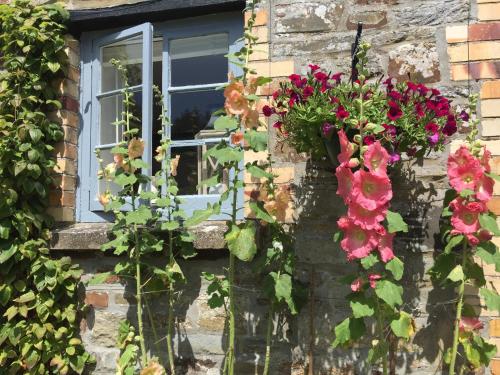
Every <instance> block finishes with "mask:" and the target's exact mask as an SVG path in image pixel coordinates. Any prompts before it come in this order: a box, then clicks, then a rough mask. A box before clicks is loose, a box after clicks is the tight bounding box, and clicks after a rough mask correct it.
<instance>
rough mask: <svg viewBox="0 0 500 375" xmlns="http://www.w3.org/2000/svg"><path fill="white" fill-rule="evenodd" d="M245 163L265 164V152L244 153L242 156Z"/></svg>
mask: <svg viewBox="0 0 500 375" xmlns="http://www.w3.org/2000/svg"><path fill="white" fill-rule="evenodd" d="M244 159H245V163H253V162H254V161H260V162H266V161H267V152H265V151H260V152H255V151H245V154H244Z"/></svg>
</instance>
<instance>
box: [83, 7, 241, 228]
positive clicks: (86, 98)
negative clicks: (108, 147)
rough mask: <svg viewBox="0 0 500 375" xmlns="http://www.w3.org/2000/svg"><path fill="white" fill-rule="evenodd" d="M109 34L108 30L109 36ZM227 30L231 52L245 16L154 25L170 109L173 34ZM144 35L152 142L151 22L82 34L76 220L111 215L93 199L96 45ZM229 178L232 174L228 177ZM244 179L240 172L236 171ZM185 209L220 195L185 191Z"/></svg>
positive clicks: (147, 127)
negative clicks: (159, 44)
mask: <svg viewBox="0 0 500 375" xmlns="http://www.w3.org/2000/svg"><path fill="white" fill-rule="evenodd" d="M110 32H112V34H110ZM218 33H227V34H228V36H229V52H230V53H234V52H236V51H238V50H239V49H240V48H241V46H242V43H243V42H242V41H241V40H240V38H241V36H242V34H243V17H242V15H241V14H239V15H236V13H233V14H227V13H226V14H221V15H210V16H203V17H196V18H190V19H183V20H175V21H168V22H164V23H161V24H155V33H154V35H155V36H161V37H163V45H164V48H163V64H162V69H163V72H162V76H163V93H164V96H165V100H166V101H167V103H166V104H167V107H166V108H168V109H169V113H170V107H169V103H170V100H169V87H170V72H169V70H170V66H169V63H167V62H169V52H168V51H169V48H168V46H169V41H171V40H172V39H177V38H187V37H193V36H202V35H208V34H218ZM140 34H142V35H143V42H144V45H143V81H142V86H143V88H142V91H143V113H142V126H143V138H144V140H145V142H146V144H149V145H151V144H152V139H153V134H152V131H153V129H152V113H153V110H152V106H153V93H152V85H153V78H152V74H153V69H152V66H153V65H152V62H153V56H152V54H153V52H152V51H153V26H152V25H151V24H150V23H145V24H142V25H139V26H135V27H131V28H127V29H125V30H118V31H116V30H114V31H107V32H106V31H100V32H92V33H84V34H82V38H81V56H82V61H81V67H80V68H81V85H80V86H81V90H80V116H81V130H80V135H79V145H80V147H79V155H78V156H79V159H78V160H79V166H78V177H79V186H78V189H77V207H76V218H77V221H79V222H102V221H109V220H110V219H111V215H109V214H107V213H105V212H104V211H102V207H101V205H100V204H99V203H98V202H97V191H98V190H97V187H98V180H97V169H98V166H97V160H96V157H95V155H94V148H95V146H96V145H97V144H98V142H99V140H98V138H99V134H100V132H99V128H98V126H99V116H98V114H99V110H98V105H99V103H98V101H97V99H96V94H99V93H100V87H101V86H100V61H99V60H100V48H101V47H102V46H105V45H106V44H109V43H114V42H117V41H120V40H123V39H127V38H130V37H133V36H136V35H140ZM229 69H230V70H231V71H232V72H233V73H234V74H235V75H239V74H241V72H242V71H241V68H240V67H238V66H236V65H233V64H230V66H229ZM193 142H195V143H196V145H197V144H198V141H197V140H188V141H184V143H185V144H183V142H180V141H177V142H175V143H174V144H173V146H174V147H183V146H184V147H185V146H188V145H190V144H192V145H195V144H194V143H193ZM144 159H145V161H146V162H147V163H148V164H149V165H151V164H152V149H151V147H146V149H145V153H144ZM241 167H243V162H242V163H241ZM230 178H232V177H231V176H230ZM240 179H243V173H241V175H240ZM183 199H184V202H185V203H184V204H183V208H184V209H185V210H186V211H187V213H188V214H189V213H190V212H192V211H193V210H195V209H202V208H204V207H206V204H207V203H212V204H213V203H215V202H217V201H218V200H219V195H189V196H183ZM243 203H244V199H243V189H241V191H240V192H239V194H238V207H243ZM229 212H231V210H230V205H229V202H225V203H224V205H223V207H222V212H221V215H217V216H214V217H212V218H211V220H220V219H226V218H227V215H224V213H229ZM243 215H244V213H243V210H242V209H240V210H239V211H238V218H239V219H242V218H243Z"/></svg>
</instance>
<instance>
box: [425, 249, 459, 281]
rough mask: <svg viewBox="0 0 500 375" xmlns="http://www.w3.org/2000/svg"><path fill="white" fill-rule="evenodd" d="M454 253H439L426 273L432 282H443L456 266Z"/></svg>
mask: <svg viewBox="0 0 500 375" xmlns="http://www.w3.org/2000/svg"><path fill="white" fill-rule="evenodd" d="M456 261H457V260H456V255H455V254H454V253H450V254H446V253H441V254H439V255H438V256H437V258H436V260H435V262H434V265H433V266H432V268H431V269H430V270H429V271H428V272H429V274H430V275H431V277H432V279H433V280H436V281H441V282H444V281H445V280H446V278H447V277H448V275H449V274H450V272H451V271H452V269H453V267H454V266H455V264H456Z"/></svg>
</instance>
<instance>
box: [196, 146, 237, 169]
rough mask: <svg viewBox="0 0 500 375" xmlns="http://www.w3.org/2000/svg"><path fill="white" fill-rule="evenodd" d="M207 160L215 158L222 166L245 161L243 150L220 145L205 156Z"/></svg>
mask: <svg viewBox="0 0 500 375" xmlns="http://www.w3.org/2000/svg"><path fill="white" fill-rule="evenodd" d="M203 157H204V158H205V159H206V158H208V157H214V158H215V159H217V162H218V163H220V164H226V163H239V162H240V161H242V160H243V150H242V149H241V148H239V147H231V146H228V145H224V144H218V145H217V146H215V147H212V148H211V149H209V150H208V151H207V152H206V153H205V155H204V156H203Z"/></svg>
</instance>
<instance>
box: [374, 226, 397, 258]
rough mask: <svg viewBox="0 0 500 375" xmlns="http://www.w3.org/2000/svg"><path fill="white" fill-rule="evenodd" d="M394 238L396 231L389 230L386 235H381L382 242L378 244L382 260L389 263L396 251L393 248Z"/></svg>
mask: <svg viewBox="0 0 500 375" xmlns="http://www.w3.org/2000/svg"><path fill="white" fill-rule="evenodd" d="M393 240H394V233H389V232H387V233H386V234H385V235H383V236H382V237H380V242H379V244H378V251H379V253H380V258H381V259H382V262H384V263H387V262H388V261H390V260H391V259H393V258H394V251H393V249H392V242H393Z"/></svg>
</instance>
